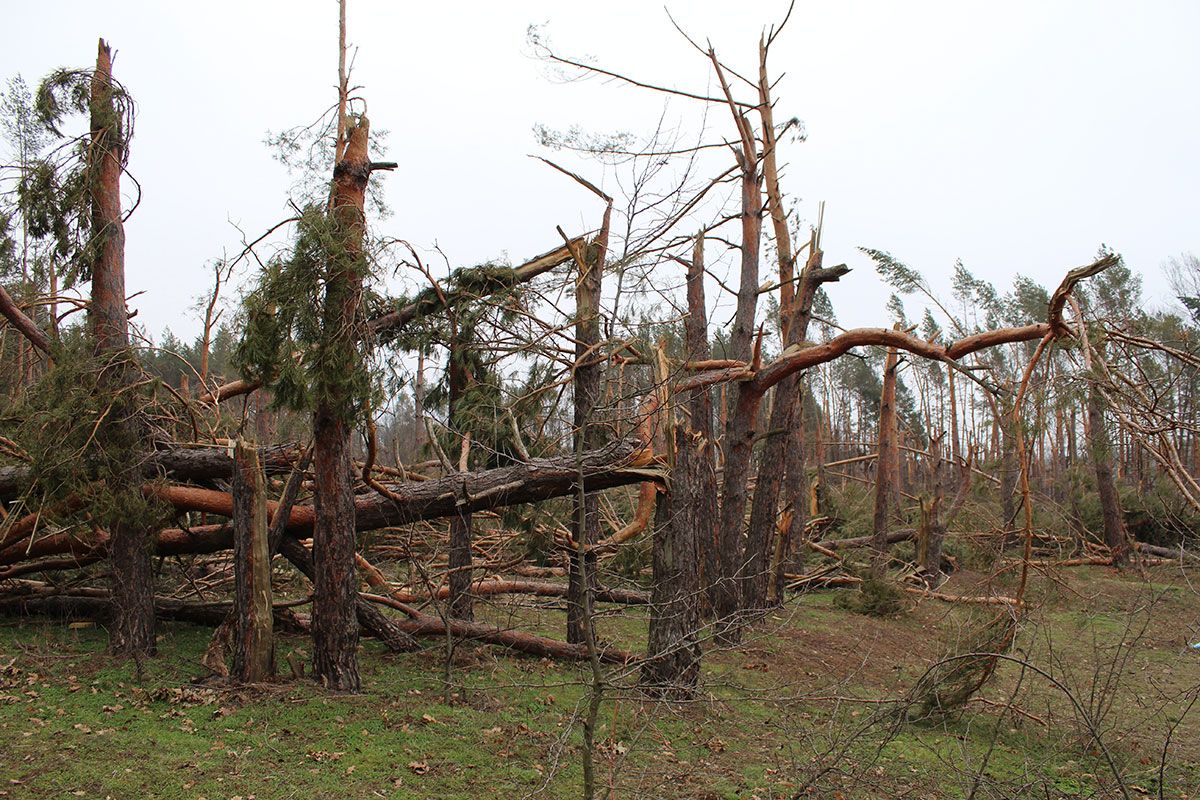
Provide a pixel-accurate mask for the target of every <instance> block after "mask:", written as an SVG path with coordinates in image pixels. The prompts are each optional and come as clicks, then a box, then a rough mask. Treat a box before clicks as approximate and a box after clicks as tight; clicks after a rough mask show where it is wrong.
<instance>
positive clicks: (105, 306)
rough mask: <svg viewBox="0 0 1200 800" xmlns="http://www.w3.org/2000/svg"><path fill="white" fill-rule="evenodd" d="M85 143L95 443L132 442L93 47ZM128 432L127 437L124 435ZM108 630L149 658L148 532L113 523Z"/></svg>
mask: <svg viewBox="0 0 1200 800" xmlns="http://www.w3.org/2000/svg"><path fill="white" fill-rule="evenodd" d="M90 111H91V143H90V146H89V148H88V173H89V174H88V188H89V192H90V198H91V206H92V208H91V213H92V237H93V240H92V251H93V253H94V255H93V259H92V264H91V267H92V302H91V305H90V306H89V308H88V323H89V325H90V327H91V333H92V338H93V342H94V346H95V352H96V355H97V357H98V358H99V359H100V361H101V367H102V369H103V374H102V378H101V380H102V384H103V385H104V386H105V387H106V388H107V389H108V390H110V391H112V392H113V393H117V392H122V394H121V395H120V397H119V398H118V399H116V400H114V404H115V407H114V409H113V411H112V413H110V414H109V415H108V416H107V417H106V418H105V420H104V424H103V425H102V428H103V430H101V431H98V436H99V437H100V438H107V437H108V436H110V435H111V436H114V437H117V438H125V437H132V438H135V439H136V438H137V437H138V431H137V430H136V428H137V427H138V422H137V409H136V408H135V407H134V403H135V401H134V400H133V398H131V397H129V394H128V392H124V391H123V390H124V389H125V388H126V387H127V386H128V385H129V384H130V383H131V382H132V380H133V373H132V371H131V366H132V365H131V364H130V359H131V358H132V354H131V353H130V351H129V315H128V313H127V312H126V310H125V227H124V225H123V223H122V219H121V172H122V170H123V169H124V165H125V153H126V143H125V139H124V136H125V132H124V131H123V130H122V126H121V116H120V112H119V110H118V105H117V103H116V102H114V97H113V79H112V51H111V50H110V49H109V47H108V45H107V44H106V43H105V42H104V40H103V39H101V40H100V44H99V51H98V54H97V57H96V71H95V73H94V74H93V76H92V86H91V102H90ZM131 429H132V430H131ZM140 480H141V476H140V475H138V474H136V472H133V471H132V470H125V474H116V475H112V476H111V477H110V478H109V486H110V488H112V489H113V490H114V491H115V492H118V493H119V491H120V490H121V489H125V490H133V487H135V486H136V485H137V483H140ZM110 528H111V530H110V534H111V538H110V541H109V558H110V561H111V563H112V599H113V625H112V630H111V631H110V636H111V639H110V642H109V648H110V649H111V650H112V652H113V653H114V654H117V655H131V656H140V655H149V654H152V653H153V652H154V650H155V643H154V587H153V576H152V575H151V568H150V567H151V565H150V542H149V540H148V532H147V531H146V530H144V529H143V528H142V527H141V526H140V525H138V524H136V523H133V522H129V523H126V522H124V521H121V520H119V519H118V520H116V521H114V522H112V523H111V524H110Z"/></svg>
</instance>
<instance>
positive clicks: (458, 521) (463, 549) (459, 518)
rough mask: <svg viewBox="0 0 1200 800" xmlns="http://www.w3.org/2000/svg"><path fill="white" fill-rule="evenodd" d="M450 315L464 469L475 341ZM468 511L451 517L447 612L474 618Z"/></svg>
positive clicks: (454, 403)
mask: <svg viewBox="0 0 1200 800" xmlns="http://www.w3.org/2000/svg"><path fill="white" fill-rule="evenodd" d="M448 313H449V315H450V328H451V331H452V334H451V341H452V345H451V351H450V354H449V363H448V365H447V373H448V378H449V380H448V381H447V383H448V384H449V387H448V388H449V393H448V394H449V396H448V398H447V406H448V410H449V421H450V430H451V431H453V432H455V433H457V434H458V435H459V436H461V437H462V457H461V458H460V460H459V465H458V468H459V470H460V471H466V469H467V468H468V466H469V464H470V450H471V434H470V419H469V415H468V414H467V413H465V410H464V409H463V400H464V395H465V394H466V391H467V386H468V384H470V383H471V382H472V381H475V380H477V376H475V375H472V374H470V371H469V369H468V366H467V365H468V363H469V356H468V353H467V351H468V350H470V349H471V348H472V347H473V346H474V345H475V343H474V341H473V334H472V332H471V331H464V330H462V329H461V328H459V327H458V317H457V315H455V314H454V313H453V312H448ZM472 528H473V525H472V521H471V512H470V511H468V510H466V509H464V508H463V507H461V506H460V507H458V508H456V509H455V513H454V515H453V516H451V517H450V553H449V556H450V609H449V611H450V616H452V617H454V618H456V619H465V620H468V621H469V620H473V619H475V611H474V608H473V603H472V600H471V592H470V587H471V578H472V574H471V538H472V534H473V530H472Z"/></svg>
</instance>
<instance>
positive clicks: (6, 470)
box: [0, 444, 301, 501]
mask: <svg viewBox="0 0 1200 800" xmlns="http://www.w3.org/2000/svg"><path fill="white" fill-rule="evenodd" d="M300 452H301V450H300V447H299V445H296V444H279V445H273V446H271V447H260V448H259V449H258V458H259V461H261V462H262V465H263V469H264V470H265V471H266V473H267V474H268V475H286V474H287V473H288V471H289V470H290V469H291V468H292V465H293V464H294V463H295V462H296V459H298V458H299V457H300ZM141 471H142V477H144V478H147V479H154V478H168V479H170V480H173V481H181V482H182V481H187V482H189V483H197V484H208V483H211V482H212V481H215V480H219V479H220V480H229V479H230V478H231V477H232V476H233V456H232V455H230V451H229V449H228V448H225V447H217V446H213V447H173V448H170V449H168V450H156V451H154V452H152V453H150V454H149V456H148V457H147V459H146V461H145V463H143V464H142V470H141ZM30 477H31V470H30V469H29V467H23V466H17V467H0V501H8V500H13V499H15V498H17V497H18V496H20V494H21V492H23V491H24V490H25V489H26V488H27V487H28V485H29V481H30Z"/></svg>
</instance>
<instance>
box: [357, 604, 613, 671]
mask: <svg viewBox="0 0 1200 800" xmlns="http://www.w3.org/2000/svg"><path fill="white" fill-rule="evenodd" d="M359 597H360V598H362V599H365V600H369V601H371V602H374V603H380V604H381V605H385V606H391V607H392V608H396V609H399V610H401V611H403V612H404V613H406V614H408V615H409V616H410V617H411V618H410V619H407V620H397V621H396V622H395V624H396V626H397V627H399V628H400V629H401V630H403V631H404V632H405V633H406V634H409V635H411V636H439V637H444V636H445V635H446V622H444V621H443V620H442V619H441V618H440V617H435V616H433V615H432V614H422V613H420V612H418V611H416V610H415V609H413V608H411V607H409V606H407V605H406V604H405V603H402V602H400V601H399V600H395V599H393V598H391V597H384V596H383V595H377V594H360V595H359ZM449 625H450V633H451V635H453V636H454V637H455V638H459V639H474V640H476V641H479V642H486V643H487V644H495V645H500V646H501V647H507V648H509V649H512V650H517V651H519V652H522V653H528V654H530V655H534V656H546V657H548V658H568V659H571V660H574V661H586V660H588V659H589V657H590V656H589V654H588V648H587V645H583V644H571V643H569V642H563V641H559V640H558V639H550V638H547V637H545V636H537V635H535V634H532V633H525V632H523V631H517V630H512V629H511V628H500V627H497V626H495V625H488V624H486V623H483V622H467V621H465V620H457V619H451V620H449ZM598 655H599V657H600V660H601V661H603V662H605V663H607V664H628V663H630V662H632V661H633V660H634V656H633V655H632V654H631V653H627V652H625V651H624V650H617V649H615V648H611V647H606V648H604V649H602V650H600V652H599V654H598Z"/></svg>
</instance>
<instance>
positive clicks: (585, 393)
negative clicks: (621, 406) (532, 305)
mask: <svg viewBox="0 0 1200 800" xmlns="http://www.w3.org/2000/svg"><path fill="white" fill-rule="evenodd" d="M611 214H612V203H611V201H610V203H609V205H608V206H607V207H606V208H605V211H604V221H603V223H602V224H601V226H600V232H599V233H598V234H597V235H596V236H595V238H594V239H592V241H590V242H588V243H587V245H585V246H583V247H577V248H576V249H575V254H576V264H577V266H578V277H577V278H576V281H575V374H574V380H573V383H572V385H573V388H574V395H575V398H574V401H575V435H574V447H575V452H576V453H577V454H580V455H582V454H583V453H584V452H586V451H587V450H588V449H590V448H592V447H594V446H596V445H597V444H598V443H599V441H601V439H602V437H603V433H602V431H601V430H600V426H599V425H597V424H596V419H595V415H596V408H597V406H598V405H599V403H600V384H601V379H602V377H603V376H602V370H603V366H602V365H603V361H602V359H601V358H600V355H599V354H598V353H597V352H596V351H597V348H598V347H599V345H600V294H601V291H602V287H603V280H604V266H605V261H606V260H607V258H608V225H609V220H610V217H611ZM571 537H572V538H573V539H574V540H575V542H576V543H577V545H579V547H576V549H573V550H571V551H570V554H569V559H570V562H569V566H570V568H569V572H568V582H569V587H570V588H569V591H568V592H567V641H568V642H570V643H572V644H582V643H584V642H586V641H587V630H586V629H587V621H586V620H584V619H583V615H584V613H585V612H586V609H588V608H590V605H589V603H588V602H587V600H588V598H587V597H585V593H587V592H591V591H592V590H593V589H594V586H593V585H592V584H593V583H594V576H595V572H596V557H595V554H594V553H590V552H587V548H588V547H589V546H590V545H592V544H594V543H595V542H596V541H598V540H599V538H600V500H599V498H598V497H597V496H596V495H595V494H593V493H578V494H576V495H574V497H573V503H572V513H571ZM581 549H582V551H583V555H582V557H581V552H580V551H581Z"/></svg>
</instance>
